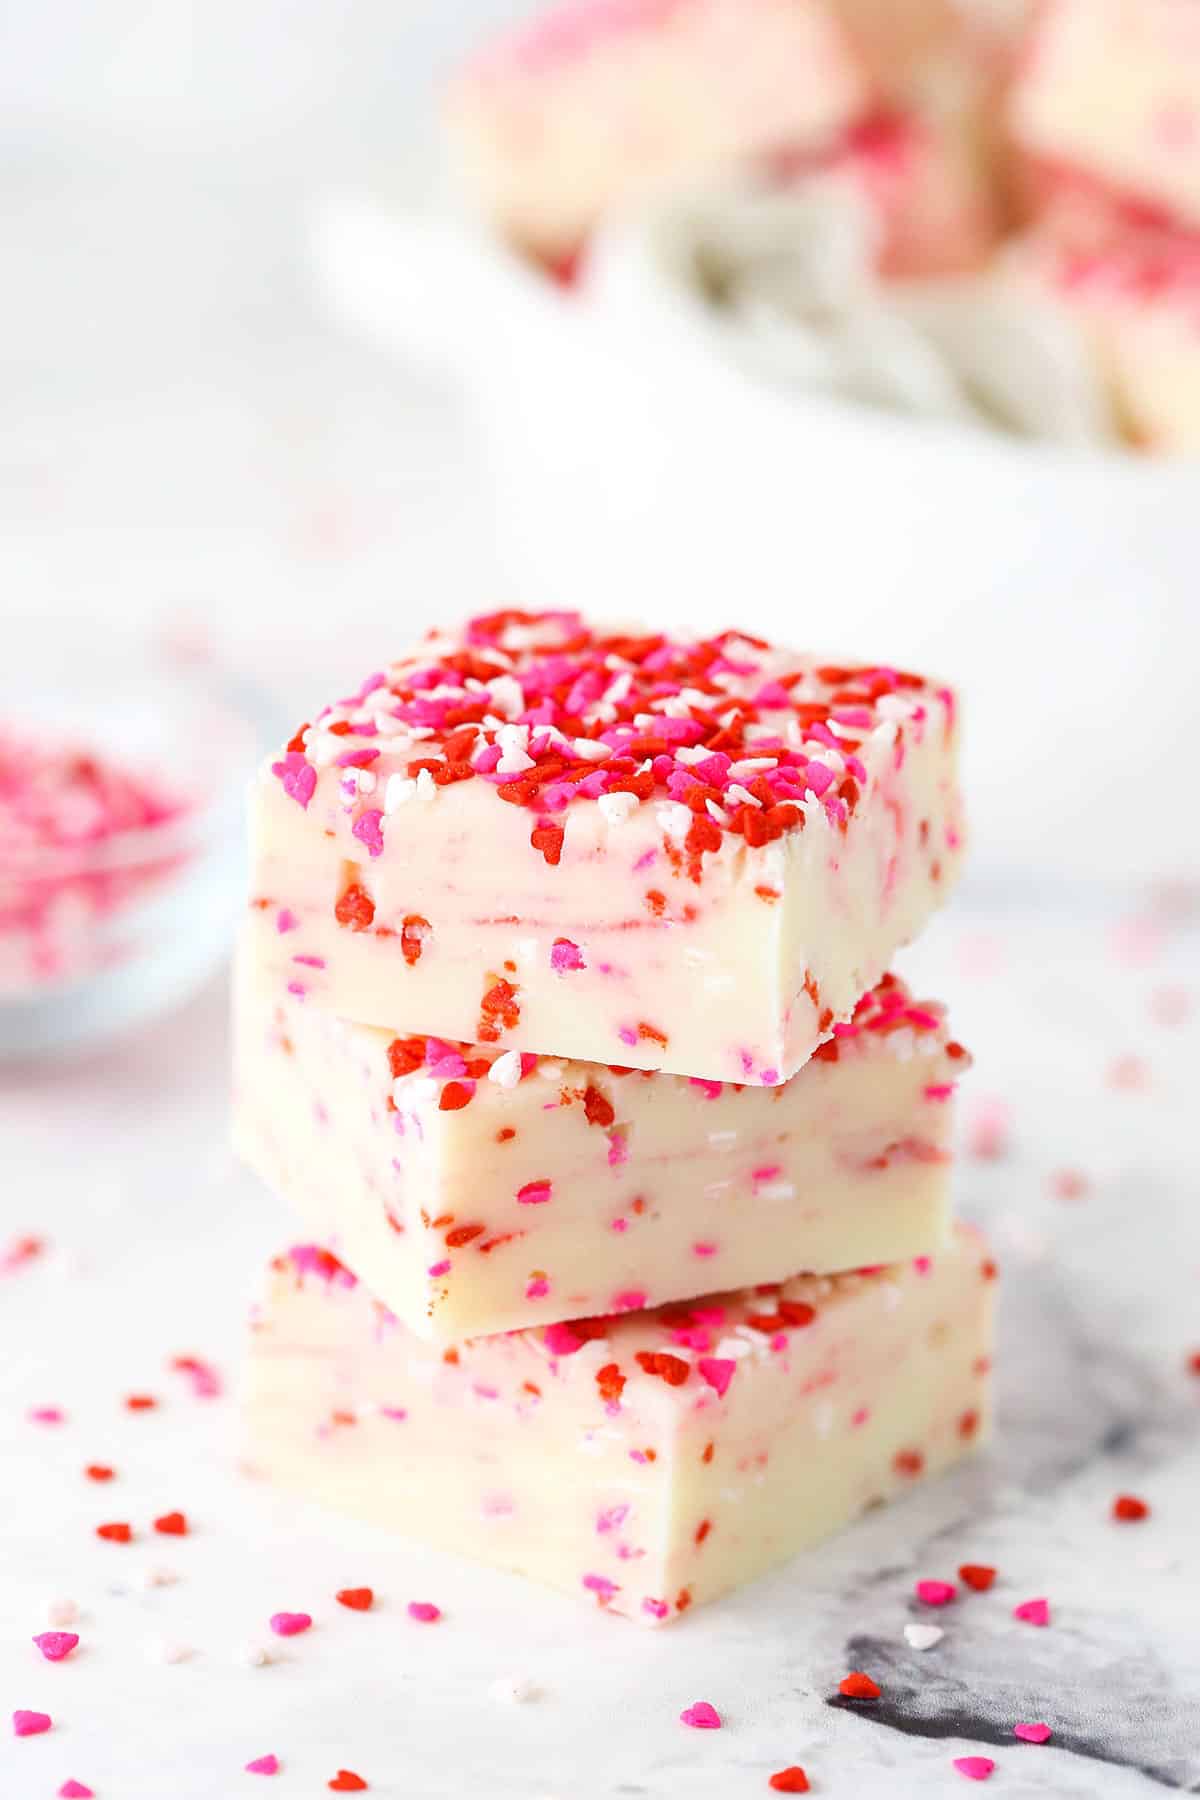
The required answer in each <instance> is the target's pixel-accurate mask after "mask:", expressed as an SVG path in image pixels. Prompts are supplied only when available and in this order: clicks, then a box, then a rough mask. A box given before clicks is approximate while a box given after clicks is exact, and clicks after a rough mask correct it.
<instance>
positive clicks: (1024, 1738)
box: [1013, 1723, 1050, 1744]
mask: <svg viewBox="0 0 1200 1800" xmlns="http://www.w3.org/2000/svg"><path fill="white" fill-rule="evenodd" d="M1013 1736H1014V1737H1019V1738H1020V1740H1021V1742H1022V1743H1023V1744H1044V1743H1045V1742H1046V1740H1047V1739H1048V1738H1049V1736H1050V1727H1049V1726H1048V1725H1042V1724H1040V1723H1039V1724H1036V1725H1014V1726H1013Z"/></svg>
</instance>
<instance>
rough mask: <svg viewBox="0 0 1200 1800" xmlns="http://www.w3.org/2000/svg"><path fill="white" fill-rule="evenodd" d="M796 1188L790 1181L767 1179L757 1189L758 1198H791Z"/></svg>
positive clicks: (793, 1196)
mask: <svg viewBox="0 0 1200 1800" xmlns="http://www.w3.org/2000/svg"><path fill="white" fill-rule="evenodd" d="M795 1195H796V1189H795V1186H794V1184H793V1183H792V1182H790V1181H768V1182H766V1183H765V1184H764V1185H763V1186H762V1187H760V1188H759V1190H758V1197H759V1199H760V1200H793V1199H794V1198H795Z"/></svg>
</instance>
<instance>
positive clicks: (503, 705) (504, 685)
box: [487, 675, 525, 719]
mask: <svg viewBox="0 0 1200 1800" xmlns="http://www.w3.org/2000/svg"><path fill="white" fill-rule="evenodd" d="M487 685H488V692H489V693H490V694H491V696H492V705H493V706H494V707H495V709H496V711H497V712H498V713H499V714H500V715H501V717H502V718H505V719H519V718H520V716H521V714H522V713H523V712H524V711H525V694H524V690H523V689H522V687H521V684H520V682H519V681H518V680H517V679H516V677H515V676H513V675H496V676H493V678H492V680H491V681H489V682H488V684H487Z"/></svg>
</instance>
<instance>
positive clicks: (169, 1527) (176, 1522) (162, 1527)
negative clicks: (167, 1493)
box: [154, 1512, 188, 1537]
mask: <svg viewBox="0 0 1200 1800" xmlns="http://www.w3.org/2000/svg"><path fill="white" fill-rule="evenodd" d="M154 1529H155V1531H161V1532H162V1535H163V1536H164V1537H186V1536H187V1529H188V1522H187V1519H186V1517H185V1516H184V1514H183V1513H181V1512H169V1513H163V1515H162V1517H161V1518H158V1519H155V1521H154Z"/></svg>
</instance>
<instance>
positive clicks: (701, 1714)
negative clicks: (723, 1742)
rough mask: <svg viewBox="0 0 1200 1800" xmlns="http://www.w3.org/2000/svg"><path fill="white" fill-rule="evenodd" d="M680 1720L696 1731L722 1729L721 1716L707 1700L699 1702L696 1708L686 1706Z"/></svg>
mask: <svg viewBox="0 0 1200 1800" xmlns="http://www.w3.org/2000/svg"><path fill="white" fill-rule="evenodd" d="M679 1718H680V1722H681V1723H682V1724H684V1725H690V1726H691V1727H692V1729H693V1730H694V1731H719V1730H720V1729H721V1715H720V1713H719V1712H718V1711H717V1709H716V1707H715V1706H711V1705H710V1704H709V1702H708V1701H707V1700H697V1701H696V1703H695V1705H694V1706H685V1707H684V1709H683V1711H682V1712H681V1713H680V1715H679Z"/></svg>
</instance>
